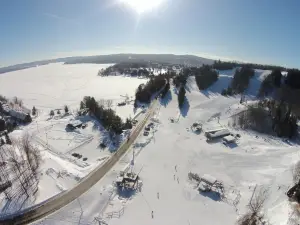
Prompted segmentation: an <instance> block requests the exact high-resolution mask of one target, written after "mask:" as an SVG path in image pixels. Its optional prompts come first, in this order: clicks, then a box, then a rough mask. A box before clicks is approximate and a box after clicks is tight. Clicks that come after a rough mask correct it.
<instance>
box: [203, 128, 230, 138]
mask: <svg viewBox="0 0 300 225" xmlns="http://www.w3.org/2000/svg"><path fill="white" fill-rule="evenodd" d="M227 135H230V132H229V130H228V129H218V130H211V131H206V132H205V136H206V137H207V139H209V140H212V139H216V138H222V137H225V136H227Z"/></svg>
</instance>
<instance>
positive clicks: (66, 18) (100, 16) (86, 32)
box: [0, 0, 300, 68]
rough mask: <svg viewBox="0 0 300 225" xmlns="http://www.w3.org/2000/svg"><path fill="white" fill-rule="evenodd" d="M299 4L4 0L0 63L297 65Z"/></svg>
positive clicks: (273, 0) (276, 0)
mask: <svg viewBox="0 0 300 225" xmlns="http://www.w3.org/2000/svg"><path fill="white" fill-rule="evenodd" d="M126 1H127V2H126ZM159 1H161V3H160V4H159ZM130 2H131V4H130ZM154 3H157V4H156V5H155V6H152V7H151V4H154ZM134 5H135V6H136V7H133V6H134ZM147 6H148V7H147ZM299 8H300V1H299V0H285V1H283V0H88V1H85V0H51V1H48V0H22V1H20V0H1V1H0V28H1V29H0V30H1V32H0V66H8V65H12V64H17V63H24V62H31V61H36V60H42V59H53V58H58V57H67V56H84V55H101V54H114V53H174V54H194V55H198V56H203V57H207V58H214V59H219V58H220V59H224V60H238V61H245V62H257V63H268V64H276V65H283V66H287V67H296V68H300V44H299V43H300V14H299V13H298V11H299Z"/></svg>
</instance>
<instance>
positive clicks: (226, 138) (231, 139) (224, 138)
mask: <svg viewBox="0 0 300 225" xmlns="http://www.w3.org/2000/svg"><path fill="white" fill-rule="evenodd" d="M223 140H224V141H226V142H228V143H229V142H234V141H235V138H234V137H233V136H231V135H228V136H225V137H223Z"/></svg>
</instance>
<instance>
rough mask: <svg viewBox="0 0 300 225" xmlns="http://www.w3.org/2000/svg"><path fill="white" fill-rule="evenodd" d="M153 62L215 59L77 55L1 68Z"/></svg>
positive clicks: (187, 62) (200, 62)
mask: <svg viewBox="0 0 300 225" xmlns="http://www.w3.org/2000/svg"><path fill="white" fill-rule="evenodd" d="M141 61H144V62H152V63H160V64H177V65H188V66H201V65H203V64H209V65H211V64H213V62H214V60H212V59H206V58H202V57H198V56H194V55H173V54H113V55H97V56H75V57H66V58H58V59H51V60H42V61H36V62H31V63H24V64H18V65H13V66H7V67H3V68H0V74H1V73H7V72H11V71H16V70H22V69H27V68H30V67H35V66H40V65H46V64H49V63H56V62H64V63H65V64H79V63H95V64H109V63H121V62H141Z"/></svg>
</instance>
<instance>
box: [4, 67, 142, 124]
mask: <svg viewBox="0 0 300 225" xmlns="http://www.w3.org/2000/svg"><path fill="white" fill-rule="evenodd" d="M108 66H110V64H76V65H64V64H62V63H53V64H49V65H45V66H40V67H34V68H29V69H25V70H19V71H14V72H10V73H4V74H1V76H0V90H1V95H4V96H6V97H11V98H12V97H14V96H17V97H19V98H21V99H22V100H23V101H24V104H25V105H26V106H27V107H28V108H30V109H31V108H32V107H33V106H35V107H36V108H37V109H38V110H40V111H42V112H47V113H49V111H50V110H51V109H58V108H63V106H64V105H68V106H69V107H70V108H71V109H73V110H75V109H78V108H79V103H80V101H81V100H82V99H83V97H84V96H93V97H95V99H97V100H99V99H105V100H108V99H111V100H113V103H114V109H116V111H117V114H118V115H120V116H121V117H122V118H124V119H126V118H127V117H129V116H131V117H133V116H134V114H133V108H132V107H131V106H132V105H128V106H123V107H117V106H116V104H117V103H118V102H121V101H124V100H125V96H126V95H128V97H133V96H134V94H135V91H136V88H137V87H138V86H139V84H141V83H145V82H146V80H145V79H140V78H132V77H125V76H109V77H101V76H97V74H98V71H99V70H100V69H101V68H106V67H108ZM132 104H133V103H132Z"/></svg>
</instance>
